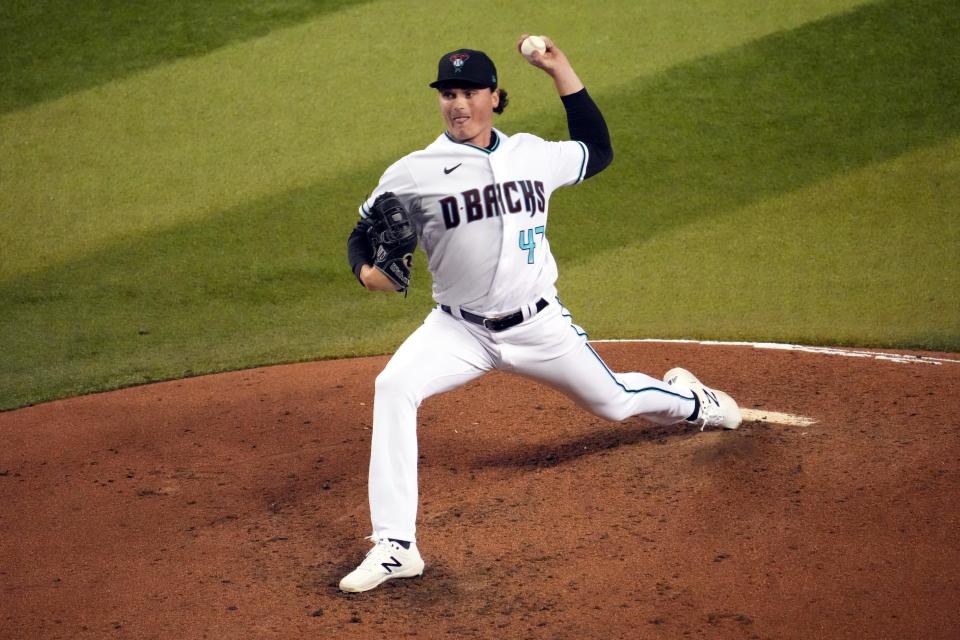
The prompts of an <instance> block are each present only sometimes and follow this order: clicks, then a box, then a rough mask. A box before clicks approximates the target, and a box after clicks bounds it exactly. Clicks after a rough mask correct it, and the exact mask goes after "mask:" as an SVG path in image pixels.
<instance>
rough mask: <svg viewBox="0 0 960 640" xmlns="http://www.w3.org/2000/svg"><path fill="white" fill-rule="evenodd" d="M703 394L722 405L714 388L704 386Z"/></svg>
mask: <svg viewBox="0 0 960 640" xmlns="http://www.w3.org/2000/svg"><path fill="white" fill-rule="evenodd" d="M703 395H705V396H707V397H708V398H710V399H711V400H712V401H713V404H715V405H717V406H718V407H719V406H720V400H719V399H718V398H717V394H716V393H714V392H713V390H712V389H708V388H706V387H703Z"/></svg>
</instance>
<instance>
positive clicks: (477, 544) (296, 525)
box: [0, 344, 960, 639]
mask: <svg viewBox="0 0 960 640" xmlns="http://www.w3.org/2000/svg"><path fill="white" fill-rule="evenodd" d="M598 350H599V351H600V352H601V353H602V355H603V356H604V357H605V359H606V360H607V362H608V364H609V365H610V366H611V368H613V369H614V370H638V371H644V372H648V373H650V374H651V375H660V374H662V373H663V372H664V371H666V370H667V369H668V368H670V367H672V366H677V365H682V366H687V367H688V368H690V369H691V370H693V371H694V372H695V373H696V374H697V375H698V376H699V377H700V378H701V379H702V380H703V381H704V382H706V383H707V384H712V385H715V386H717V387H718V388H721V389H724V390H725V391H728V392H730V393H731V394H732V395H733V396H734V397H735V398H737V399H738V400H739V401H740V403H741V405H742V406H744V407H745V408H756V409H767V410H771V411H780V412H787V413H792V414H798V415H804V416H809V417H811V418H814V419H815V420H817V423H816V424H814V425H812V426H807V427H788V426H778V425H770V424H763V423H757V422H752V423H746V424H744V425H743V426H742V427H741V429H740V430H738V431H734V432H704V433H700V432H698V431H696V430H694V429H692V428H688V427H670V428H664V427H654V426H652V425H649V424H646V423H644V422H641V421H639V420H628V421H626V422H623V423H609V422H605V421H602V420H600V419H597V418H594V417H592V416H590V415H589V414H587V413H584V412H583V411H581V410H580V409H578V408H576V407H575V406H573V405H572V404H570V403H569V402H568V401H567V400H566V399H565V398H563V397H562V396H560V395H558V394H556V393H555V392H553V391H550V390H547V389H544V388H543V387H540V386H538V385H536V384H533V383H530V382H528V381H526V380H523V379H520V378H516V377H511V376H508V375H504V374H491V375H489V376H486V377H485V378H482V379H481V380H480V381H478V382H476V383H473V384H470V385H468V386H467V387H465V388H463V389H461V390H458V391H455V392H452V393H449V394H446V395H443V396H438V397H435V398H431V399H429V400H427V401H426V402H425V403H424V405H423V407H422V408H421V412H420V416H421V419H420V447H421V450H420V453H421V459H420V472H421V473H420V481H421V510H420V518H419V527H420V528H419V532H418V536H419V537H418V540H419V544H420V547H421V550H422V552H423V555H424V559H425V560H426V562H427V568H426V572H425V574H424V576H423V577H422V578H420V579H413V580H404V581H398V582H396V583H387V584H386V585H384V586H382V587H380V588H378V589H377V590H375V591H372V592H369V593H367V594H361V595H347V594H343V593H340V592H339V591H338V589H337V586H336V585H337V582H338V581H339V579H340V577H342V575H343V574H344V573H346V572H347V571H349V570H350V569H352V568H353V566H354V565H355V564H356V563H357V562H359V560H360V559H361V558H362V557H363V554H364V553H365V551H366V550H367V548H368V543H367V542H366V541H365V540H364V539H363V536H365V535H367V534H368V533H369V521H368V512H367V506H366V475H367V456H368V453H369V450H368V447H369V439H370V415H371V403H372V400H373V381H374V378H375V376H376V374H377V373H378V372H379V370H380V369H381V368H382V366H383V364H384V363H385V361H386V358H383V357H379V358H362V359H356V360H346V361H331V362H320V363H311V364H301V365H289V366H278V367H271V368H267V369H255V370H249V371H243V372H237V373H230V374H223V375H217V376H207V377H200V378H194V379H190V380H182V381H175V382H169V383H162V384H155V385H150V386H144V387H138V388H132V389H126V390H122V391H117V392H112V393H106V394H100V395H95V396H87V397H82V398H75V399H71V400H65V401H60V402H53V403H49V404H45V405H40V406H36V407H30V408H26V409H21V410H18V411H13V412H8V413H3V414H0V441H2V442H3V447H2V451H0V545H2V546H0V554H2V556H0V576H2V585H3V597H2V602H3V604H2V608H0V610H2V614H0V637H4V638H272V637H275V638H299V637H303V638H395V637H407V636H417V637H420V638H437V637H453V638H461V637H462V638H571V639H573V638H578V639H583V638H681V637H709V638H777V639H779V638H925V639H934V638H944V639H946V638H955V637H956V635H955V634H956V630H957V629H958V628H960V542H958V533H957V531H958V524H960V522H958V520H960V516H958V514H960V438H958V421H960V400H958V392H960V363H958V362H946V363H943V364H940V365H934V364H929V363H926V362H916V363H899V362H886V361H879V360H874V359H869V358H844V357H837V356H827V355H821V354H810V353H797V352H784V351H763V350H755V349H750V348H745V347H718V346H713V347H704V346H698V345H662V344H643V345H637V344H604V345H599V346H598ZM949 357H955V356H949Z"/></svg>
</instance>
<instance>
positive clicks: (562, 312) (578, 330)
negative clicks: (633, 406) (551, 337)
mask: <svg viewBox="0 0 960 640" xmlns="http://www.w3.org/2000/svg"><path fill="white" fill-rule="evenodd" d="M557 304H558V305H560V315H562V316H563V317H564V318H566V319H567V320H569V321H570V328H571V329H573V330H574V331H575V332H576V334H577V335H578V336H580V337H582V338H587V339H589V338H590V336H588V335H587V333H586V332H585V331H583V330H582V329H581V328H580V327H579V326H577V325H576V324H574V323H573V316H572V315H570V313H569V312H568V311H567V308H566V307H565V306H563V303H562V302H560V298H557ZM584 344H585V345H586V347H587V349H590V353H592V354H593V357H594V358H596V359H597V362H599V363H600V365H601V366H602V367H603V370H604V371H606V372H607V375H608V376H610V378H611V379H612V380H613V382H614V383H615V384H616V385H617V386H618V387H620V388H621V389H623V391H624V392H625V393H645V392H647V391H656V392H657V393H663V394H665V395H668V396H673V397H674V398H680V399H681V400H688V401H690V402H695V400H694V399H693V394H692V393H691V394H690V396H689V397H687V396H685V395H683V394H682V393H674V392H673V391H667V390H666V389H660V388H658V387H642V388H640V389H631V388H629V387H627V385H625V384H623V383H622V382H620V380H619V379H617V376H615V375H614V374H613V371H611V370H610V367H608V366H607V363H606V362H604V361H603V358H601V357H600V354H599V353H597V351H596V349H594V348H593V346H592V345H591V344H590V343H589V342H585V343H584Z"/></svg>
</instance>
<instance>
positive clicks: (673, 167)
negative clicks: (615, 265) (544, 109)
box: [549, 0, 960, 261]
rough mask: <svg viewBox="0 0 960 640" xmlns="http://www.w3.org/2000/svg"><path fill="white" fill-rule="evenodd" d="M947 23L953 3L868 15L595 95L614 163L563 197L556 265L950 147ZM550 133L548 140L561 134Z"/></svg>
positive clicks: (954, 109)
mask: <svg viewBox="0 0 960 640" xmlns="http://www.w3.org/2000/svg"><path fill="white" fill-rule="evenodd" d="M958 23H960V4H958V3H956V2H953V1H952V0H926V1H920V2H914V1H911V0H897V1H892V2H881V3H878V4H873V5H867V6H864V7H861V8H859V9H857V10H854V11H852V12H850V13H847V14H843V15H840V16H834V17H830V18H827V19H824V20H821V21H818V22H814V23H810V24H807V25H804V26H802V27H799V28H797V29H794V30H791V31H786V32H782V33H778V34H773V35H770V36H767V37H764V38H762V39H760V40H757V41H755V42H753V43H750V44H746V45H743V46H741V47H738V48H736V49H733V50H730V51H727V52H724V53H722V54H719V55H715V56H710V57H707V58H703V59H700V60H697V61H694V62H691V63H689V64H685V65H682V66H679V67H676V68H673V69H671V70H669V71H668V72H666V73H663V74H661V75H658V76H656V77H654V78H651V79H648V80H644V81H641V82H639V83H636V84H634V85H633V86H631V87H629V88H626V89H624V90H622V91H619V92H616V93H609V94H602V95H600V96H598V97H597V101H598V103H599V104H600V106H601V108H602V109H603V111H604V113H605V114H606V116H607V120H608V122H609V124H610V128H611V131H612V136H613V141H614V147H615V149H616V153H617V158H616V160H615V162H614V164H613V166H612V167H611V169H609V170H608V171H607V172H606V173H605V174H601V175H600V176H599V177H598V178H596V181H597V184H596V185H595V187H600V184H601V183H602V187H600V188H599V189H597V188H594V189H590V190H586V189H585V190H582V191H578V190H572V191H571V192H570V193H569V194H567V193H564V195H563V198H564V202H565V205H564V207H565V209H567V211H565V213H564V216H565V217H570V218H573V221H572V222H571V223H570V224H562V225H561V224H554V226H552V227H551V233H552V241H553V243H555V246H556V247H557V250H556V253H557V254H558V257H559V258H561V259H562V260H570V261H576V260H577V258H578V257H589V256H590V255H592V254H593V253H595V252H599V251H603V250H605V249H609V248H610V247H612V246H619V245H621V244H623V236H624V234H628V235H629V237H628V239H627V241H634V240H636V239H637V238H638V237H639V238H642V237H649V236H652V235H656V234H657V233H658V232H660V231H663V230H666V229H671V228H675V227H677V226H680V225H683V224H687V223H690V222H692V221H694V220H696V219H697V218H700V217H703V216H712V215H715V214H720V213H723V212H725V211H729V210H732V209H735V208H739V207H742V206H744V205H745V204H748V203H751V202H755V201H758V200H762V199H764V198H766V197H769V196H771V195H774V194H780V193H786V192H790V191H794V190H797V189H799V188H801V187H804V186H807V185H810V184H812V183H815V182H817V181H820V180H823V179H825V178H828V177H830V176H833V175H835V174H842V173H846V172H849V171H852V170H854V169H857V168H860V167H864V166H868V165H871V164H874V163H878V162H882V161H884V160H888V159H891V158H894V157H896V156H899V155H901V154H903V153H905V152H907V151H910V150H913V149H918V148H922V147H926V146H931V145H934V144H936V143H938V142H941V141H943V140H945V139H948V138H950V137H952V136H955V135H957V134H958V133H960V91H957V89H956V88H957V87H958V86H960V38H958V37H956V25H957V24H958ZM561 125H562V123H555V125H554V127H553V129H552V130H551V131H550V132H549V133H551V134H552V135H554V136H562V135H564V133H565V132H564V130H563V128H562V126H561ZM587 191H589V192H587ZM557 219H558V220H559V218H557ZM625 220H626V221H628V222H629V226H627V225H625V224H624V223H625ZM584 228H589V229H590V232H589V234H584V233H583V229H584Z"/></svg>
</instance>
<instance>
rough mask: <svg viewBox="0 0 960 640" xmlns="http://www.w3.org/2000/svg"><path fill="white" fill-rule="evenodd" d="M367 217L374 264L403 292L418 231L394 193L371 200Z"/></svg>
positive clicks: (407, 284)
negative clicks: (371, 204)
mask: <svg viewBox="0 0 960 640" xmlns="http://www.w3.org/2000/svg"><path fill="white" fill-rule="evenodd" d="M367 220H368V221H369V222H370V226H369V227H368V228H367V238H368V239H369V240H370V248H371V249H372V250H373V266H374V267H376V268H377V269H379V270H380V271H382V272H383V273H384V275H386V276H387V277H388V278H390V280H391V281H392V282H393V284H395V285H396V286H397V290H398V291H403V292H404V293H406V292H407V288H408V287H409V286H410V267H411V266H413V252H414V250H416V248H417V232H416V230H415V229H414V228H413V223H411V222H410V216H409V214H407V210H406V209H404V207H403V203H402V202H400V199H399V198H397V196H395V195H394V194H393V193H391V192H390V191H387V192H385V193H382V194H380V195H379V196H377V199H376V200H374V201H373V206H372V207H370V215H369V216H368V217H367Z"/></svg>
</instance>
